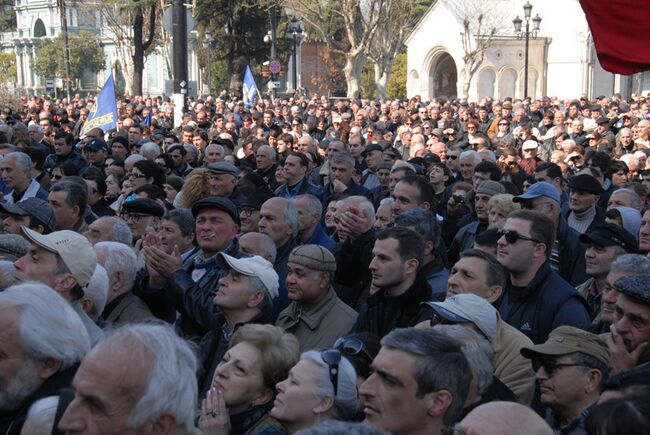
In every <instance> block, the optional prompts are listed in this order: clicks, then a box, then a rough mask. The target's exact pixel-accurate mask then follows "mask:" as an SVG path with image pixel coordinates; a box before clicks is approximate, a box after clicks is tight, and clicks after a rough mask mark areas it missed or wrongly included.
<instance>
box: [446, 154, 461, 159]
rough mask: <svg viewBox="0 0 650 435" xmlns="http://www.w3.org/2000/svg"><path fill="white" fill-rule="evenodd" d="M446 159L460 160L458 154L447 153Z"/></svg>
mask: <svg viewBox="0 0 650 435" xmlns="http://www.w3.org/2000/svg"><path fill="white" fill-rule="evenodd" d="M445 159H447V160H458V156H452V155H447V154H445Z"/></svg>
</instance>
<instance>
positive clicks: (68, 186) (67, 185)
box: [50, 177, 88, 215]
mask: <svg viewBox="0 0 650 435" xmlns="http://www.w3.org/2000/svg"><path fill="white" fill-rule="evenodd" d="M77 179H78V180H81V183H80V182H79V181H78V180H77ZM50 192H66V193H67V195H66V197H65V203H66V204H67V205H68V207H74V206H75V205H76V206H78V207H79V214H80V215H83V212H84V210H86V206H87V205H88V186H86V182H85V181H83V178H79V177H69V178H67V179H65V180H63V181H60V182H58V183H56V184H55V185H53V186H52V187H51V188H50Z"/></svg>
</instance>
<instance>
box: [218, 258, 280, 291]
mask: <svg viewBox="0 0 650 435" xmlns="http://www.w3.org/2000/svg"><path fill="white" fill-rule="evenodd" d="M217 265H218V266H219V267H221V268H223V269H234V270H236V271H237V272H239V273H241V274H242V275H246V276H255V277H257V278H259V279H260V281H262V284H264V287H266V291H267V292H268V293H269V296H270V297H271V299H275V298H277V297H278V294H279V287H280V278H278V274H277V272H276V271H275V269H273V264H271V262H269V261H268V260H267V259H265V258H262V257H260V256H259V255H255V256H253V257H244V258H235V257H231V256H230V255H228V254H224V253H223V252H219V254H217Z"/></svg>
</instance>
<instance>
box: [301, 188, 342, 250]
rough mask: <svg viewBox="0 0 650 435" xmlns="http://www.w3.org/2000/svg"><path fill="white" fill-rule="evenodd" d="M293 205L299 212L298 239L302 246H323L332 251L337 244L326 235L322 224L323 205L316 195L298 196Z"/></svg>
mask: <svg viewBox="0 0 650 435" xmlns="http://www.w3.org/2000/svg"><path fill="white" fill-rule="evenodd" d="M292 202H293V205H294V207H296V210H297V211H298V238H299V239H300V243H301V244H314V245H321V246H323V247H325V248H326V249H329V250H332V248H334V245H335V244H336V243H335V242H334V240H332V238H331V237H330V236H328V235H327V233H325V230H323V226H322V225H321V224H320V220H321V215H322V214H323V205H322V204H321V202H320V201H319V200H318V198H316V197H315V196H314V195H309V194H306V195H298V196H296V197H295V198H294V199H293V201H292Z"/></svg>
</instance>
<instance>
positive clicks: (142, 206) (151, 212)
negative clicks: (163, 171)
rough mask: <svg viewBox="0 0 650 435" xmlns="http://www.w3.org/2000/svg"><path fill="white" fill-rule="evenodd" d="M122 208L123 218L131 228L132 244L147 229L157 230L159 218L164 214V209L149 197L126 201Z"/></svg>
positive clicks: (142, 235)
mask: <svg viewBox="0 0 650 435" xmlns="http://www.w3.org/2000/svg"><path fill="white" fill-rule="evenodd" d="M122 209H123V210H124V211H123V219H124V221H125V222H126V224H127V225H128V226H129V228H130V229H131V234H132V235H133V243H134V244H135V243H136V242H137V241H138V240H140V239H141V238H142V237H144V235H145V234H146V233H147V230H148V229H150V228H151V229H153V230H154V231H158V229H159V228H160V218H161V217H162V216H163V215H164V214H165V209H164V208H163V207H162V206H161V205H160V204H159V203H158V201H155V200H153V199H149V198H137V199H134V200H133V201H127V202H125V203H124V205H123V206H122Z"/></svg>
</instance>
